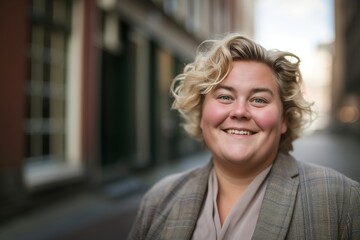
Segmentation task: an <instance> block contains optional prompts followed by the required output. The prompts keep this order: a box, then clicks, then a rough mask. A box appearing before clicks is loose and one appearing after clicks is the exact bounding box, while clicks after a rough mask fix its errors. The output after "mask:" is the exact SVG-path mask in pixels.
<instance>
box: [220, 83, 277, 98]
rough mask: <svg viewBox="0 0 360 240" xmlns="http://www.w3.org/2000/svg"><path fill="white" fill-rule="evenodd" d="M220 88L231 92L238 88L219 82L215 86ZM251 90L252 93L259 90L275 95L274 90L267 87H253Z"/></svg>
mask: <svg viewBox="0 0 360 240" xmlns="http://www.w3.org/2000/svg"><path fill="white" fill-rule="evenodd" d="M218 89H225V90H227V91H230V92H236V90H235V89H234V88H233V87H231V86H228V85H224V84H218V85H217V86H216V87H215V90H218ZM250 92H251V94H254V93H259V92H267V93H269V94H270V95H271V96H274V92H273V91H272V90H271V89H270V88H267V87H258V88H253V89H251V91H250Z"/></svg>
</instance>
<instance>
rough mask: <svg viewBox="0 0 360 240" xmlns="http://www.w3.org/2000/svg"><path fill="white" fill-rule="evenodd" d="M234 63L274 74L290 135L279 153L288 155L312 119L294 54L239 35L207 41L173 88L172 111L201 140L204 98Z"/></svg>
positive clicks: (176, 78) (225, 75)
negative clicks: (254, 64) (264, 68)
mask: <svg viewBox="0 0 360 240" xmlns="http://www.w3.org/2000/svg"><path fill="white" fill-rule="evenodd" d="M233 61H256V62H261V63H264V64H266V65H267V66H268V67H269V68H270V69H271V70H272V72H273V73H274V76H275V78H276V84H277V86H278V88H279V92H280V99H281V102H282V106H283V114H284V116H283V117H284V119H285V121H286V124H287V131H286V132H285V133H284V134H283V135H282V136H281V139H280V147H279V151H282V152H285V153H288V152H289V151H291V150H292V149H293V145H292V142H293V141H294V140H295V139H296V138H298V137H299V135H300V133H301V131H302V130H303V128H304V126H305V125H306V124H307V123H309V122H310V121H311V119H312V116H313V110H312V108H311V107H312V103H309V102H307V101H306V100H305V99H304V96H303V93H302V90H301V86H302V84H303V79H302V76H301V72H300V69H299V64H300V59H299V57H297V56H296V55H295V54H292V53H290V52H283V51H279V50H266V49H265V48H264V47H262V46H261V45H259V44H257V43H255V42H254V41H252V40H251V39H249V38H246V37H244V36H242V35H240V34H237V33H233V34H228V35H227V36H225V37H224V38H223V39H220V40H207V41H204V42H203V43H201V44H200V45H199V47H198V50H197V54H196V58H195V60H194V61H193V62H191V63H189V64H187V65H186V66H185V68H184V71H183V73H181V74H179V75H178V76H176V77H175V78H174V80H173V82H172V85H171V92H172V94H173V96H174V102H173V104H172V108H173V109H177V110H178V111H179V112H180V113H181V115H182V117H183V118H184V120H185V122H184V124H183V126H184V128H185V130H186V132H187V133H188V134H189V135H190V136H192V137H194V138H196V139H199V140H202V131H201V128H200V120H201V113H202V104H203V100H204V96H205V95H206V94H208V93H209V92H211V90H212V89H213V88H214V87H215V86H216V85H218V84H219V83H221V82H222V81H223V80H224V79H225V78H226V77H227V75H228V74H229V72H230V71H231V69H232V63H233Z"/></svg>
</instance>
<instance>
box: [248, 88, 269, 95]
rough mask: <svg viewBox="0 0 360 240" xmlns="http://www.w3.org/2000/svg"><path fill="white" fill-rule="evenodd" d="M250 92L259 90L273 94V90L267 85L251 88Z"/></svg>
mask: <svg viewBox="0 0 360 240" xmlns="http://www.w3.org/2000/svg"><path fill="white" fill-rule="evenodd" d="M251 92H252V93H259V92H268V93H270V95H271V96H274V93H273V91H272V90H271V89H270V88H267V87H260V88H253V89H252V90H251Z"/></svg>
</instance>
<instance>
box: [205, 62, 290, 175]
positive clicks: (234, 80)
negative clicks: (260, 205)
mask: <svg viewBox="0 0 360 240" xmlns="http://www.w3.org/2000/svg"><path fill="white" fill-rule="evenodd" d="M200 127H201V129H202V134H203V139H204V141H205V144H206V145H207V147H208V148H209V149H210V151H211V152H212V155H213V158H214V164H215V166H217V165H219V164H220V165H221V166H229V167H231V168H232V167H235V168H236V167H237V166H238V167H237V169H241V170H244V172H246V173H247V174H249V175H250V174H257V173H259V172H260V171H262V170H263V169H264V168H266V167H267V166H268V165H269V164H271V163H272V162H273V161H274V159H275V157H276V154H277V151H278V148H279V142H280V136H281V134H282V133H285V132H286V130H287V125H286V123H285V121H284V119H283V110H282V103H281V100H280V96H279V91H278V87H277V86H276V83H275V76H274V74H273V73H272V71H271V69H270V68H269V67H268V66H266V65H265V64H263V63H258V62H254V61H235V62H234V63H233V68H232V70H231V72H230V73H229V75H228V76H227V78H226V79H224V81H223V82H221V83H220V84H219V85H218V86H217V87H215V88H214V89H213V90H212V91H211V92H210V93H208V94H207V95H206V96H205V99H204V102H203V106H202V118H201V122H200Z"/></svg>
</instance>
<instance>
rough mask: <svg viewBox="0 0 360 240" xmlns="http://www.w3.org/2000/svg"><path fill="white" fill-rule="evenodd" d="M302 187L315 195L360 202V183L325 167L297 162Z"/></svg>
mask: <svg viewBox="0 0 360 240" xmlns="http://www.w3.org/2000/svg"><path fill="white" fill-rule="evenodd" d="M297 163H298V166H299V177H300V186H301V187H302V188H303V189H305V190H306V192H307V193H311V192H312V193H313V194H314V195H323V194H325V195H327V196H337V197H340V198H356V199H358V200H359V201H360V183H358V182H356V181H354V180H352V179H350V178H348V177H347V176H345V175H344V174H342V173H340V172H338V171H336V170H334V169H331V168H328V167H324V166H319V165H315V164H311V163H305V162H301V161H297Z"/></svg>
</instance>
